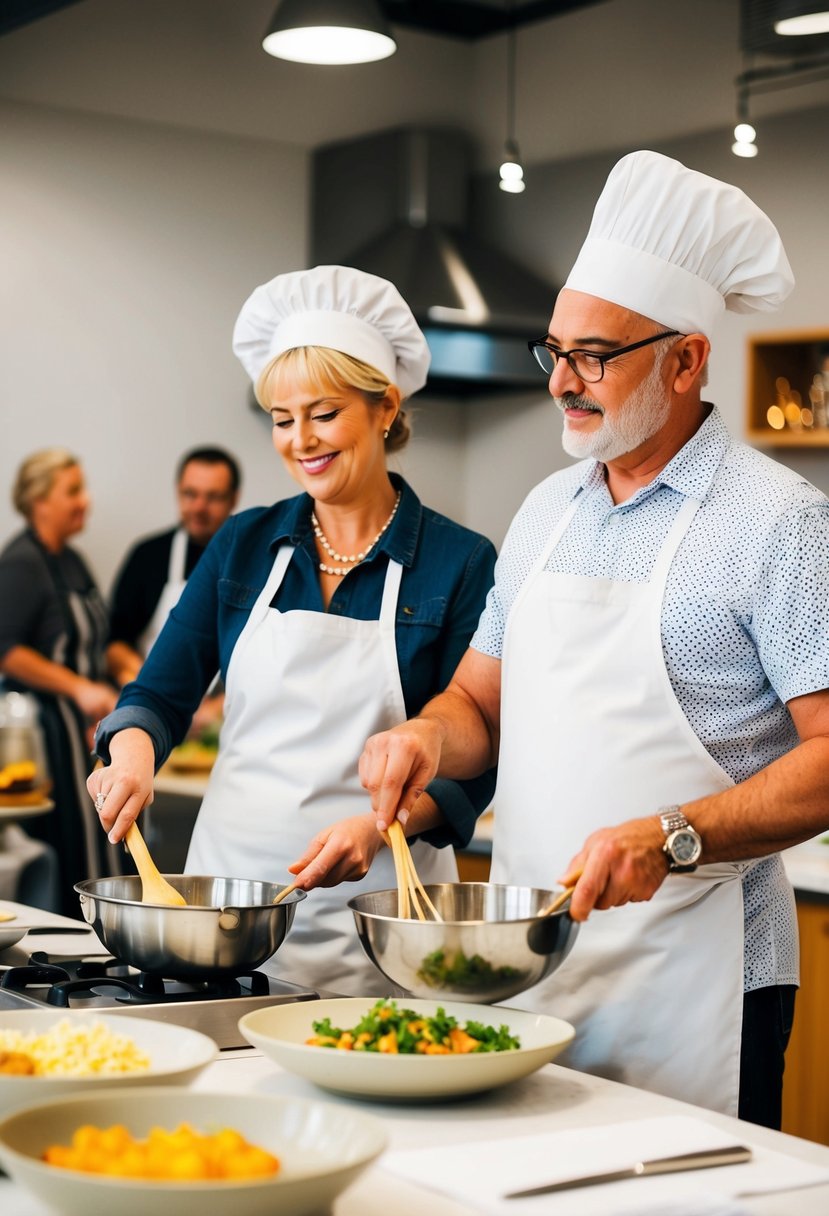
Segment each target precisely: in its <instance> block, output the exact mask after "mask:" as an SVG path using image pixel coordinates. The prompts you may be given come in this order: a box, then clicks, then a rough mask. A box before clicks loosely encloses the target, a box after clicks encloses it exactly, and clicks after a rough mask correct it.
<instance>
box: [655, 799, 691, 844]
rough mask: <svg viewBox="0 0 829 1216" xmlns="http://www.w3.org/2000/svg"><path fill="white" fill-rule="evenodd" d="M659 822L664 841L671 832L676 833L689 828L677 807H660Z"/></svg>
mask: <svg viewBox="0 0 829 1216" xmlns="http://www.w3.org/2000/svg"><path fill="white" fill-rule="evenodd" d="M659 822H660V823H661V824H662V831H663V832H664V833H665V839H666V840H667V838H668V837H669V836H670V834H671V832H677V831H678V830H679V829H680V828H687V827H688V826H689V824H688V820H687V819H686V818H685V816H684V815H683V814H682V811H681V810H680V809H679V807H678V806H662V807H660V808H659Z"/></svg>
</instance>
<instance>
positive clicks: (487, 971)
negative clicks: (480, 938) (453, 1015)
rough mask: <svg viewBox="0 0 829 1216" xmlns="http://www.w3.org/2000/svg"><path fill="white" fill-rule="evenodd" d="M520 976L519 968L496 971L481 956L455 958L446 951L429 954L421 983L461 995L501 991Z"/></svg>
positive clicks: (456, 955) (460, 953) (457, 955)
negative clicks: (499, 989) (506, 982)
mask: <svg viewBox="0 0 829 1216" xmlns="http://www.w3.org/2000/svg"><path fill="white" fill-rule="evenodd" d="M518 975H520V972H519V970H518V968H517V967H508V966H503V967H493V966H492V963H488V962H487V960H486V959H485V958H481V956H480V954H473V955H472V957H471V958H468V957H467V956H466V955H465V954H464V953H463V951H461V950H458V951H456V952H454V953H451V954H447V953H446V951H445V950H435V951H434V953H432V954H427V955H426V957H425V958H424V960H423V962H422V963H421V964H420V970H419V971H418V973H417V977H418V979H421V980H423V982H424V984H428V985H429V987H430V988H454V989H455V990H456V991H458V992H463V991H464V989H467V990H470V991H476V992H480V991H482V990H484V989H486V988H497V987H498V986H499V985H500V984H503V983H504V982H505V981H509V980H513V979H516V978H517V976H518Z"/></svg>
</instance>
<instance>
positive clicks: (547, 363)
mask: <svg viewBox="0 0 829 1216" xmlns="http://www.w3.org/2000/svg"><path fill="white" fill-rule="evenodd" d="M684 337H685V335H684V334H681V333H680V332H679V330H678V329H666V330H665V332H664V333H661V334H653V335H652V337H650V338H643V339H642V341H641V342H631V344H630V346H620V347H619V348H618V350H609V351H605V352H604V353H603V354H599V352H598V351H595V350H578V349H576V350H559V348H558V347H557V346H553V344H552V342H548V341H547V339H546V338H533V340H532V341H531V342H528V343H527V348H528V350H529V352H530V354H531V355H532V356H533V358H534V359H535V361H536V363H537V364H538V366H539V367H540V368H541V370H542V371H543V373H544V375H545V376H552V374H553V372H554V371H555V370H556V365H557V364H558V361H559V359H566V360H567V362H568V364H569V366H570V368H571V369H572V370H573V371H574V372H575V373H576V375H577V376H578V378H579V380H581V381H583V382H584V383H585V384H596V383H597V381H599V380H601V378H602V376H603V375H604V365H605V363H609V362H610V360H611V359H618V358H619V355H627V354H628V353H629V352H630V351H632V350H639V348H640V346H650V344H651V342H660V341H661V340H662V339H663V338H684Z"/></svg>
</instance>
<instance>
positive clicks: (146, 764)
mask: <svg viewBox="0 0 829 1216" xmlns="http://www.w3.org/2000/svg"><path fill="white" fill-rule="evenodd" d="M109 751H110V763H109V765H108V766H107V767H106V768H97V769H96V770H95V772H94V773H92V775H91V776H90V777H89V778H88V779H87V782H86V788H87V790H88V791H89V796H90V798H91V799H92V801H93V802H94V803H95V810H96V811H97V812H98V815H99V817H100V820H101V826H102V827H103V829H104V831H105V832H106V833H107V837H108V839H109V840H110V841H111V842H112V843H113V844H115V843H117V841H119V840H122V839H123V838H124V836H125V835H126V832H127V829H128V828H129V827H130V825H131V824H133V823H134V822H135V820H136V819H137V818H138V815H139V813H140V812H141V811H142V810H143V809H144V807H145V806H149V805H150V803H151V802H152V800H153V775H154V772H155V750H154V748H153V743H152V739H151V738H150V736H149V735H148V734H147V733H146V732H145V731H143V730H139V729H138V728H137V727H130V728H129V729H128V730H121V731H119V732H118V734H117V735H115V736H114V737H113V739H112V742H111V743H110V747H109Z"/></svg>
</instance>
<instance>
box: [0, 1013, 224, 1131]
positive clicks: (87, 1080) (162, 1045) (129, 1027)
mask: <svg viewBox="0 0 829 1216" xmlns="http://www.w3.org/2000/svg"><path fill="white" fill-rule="evenodd" d="M63 1021H69V1022H77V1023H80V1024H81V1025H89V1023H90V1022H91V1021H94V1022H102V1023H103V1024H104V1025H105V1026H106V1028H107V1029H108V1030H110V1031H112V1032H113V1033H114V1034H121V1035H127V1036H128V1037H129V1038H130V1039H131V1040H132V1041H133V1043H134V1044H135V1046H136V1047H137V1048H138V1049H139V1050H140V1051H142V1052H145V1053H146V1055H147V1056H149V1059H150V1067H149V1068H147V1069H144V1070H143V1071H142V1072H124V1073H114V1074H113V1073H110V1074H105V1073H100V1074H97V1075H95V1076H91V1077H68V1076H52V1075H47V1076H40V1077H32V1076H14V1075H12V1074H10V1073H3V1072H0V1114H5V1113H6V1112H8V1111H10V1110H13V1109H16V1108H17V1107H19V1106H23V1105H27V1104H28V1103H30V1102H40V1101H42V1100H43V1099H45V1098H58V1097H62V1096H63V1095H64V1094H69V1093H78V1092H80V1091H87V1090H93V1091H94V1090H97V1089H102V1088H104V1087H106V1086H108V1085H117V1086H118V1087H123V1086H132V1085H189V1084H190V1082H191V1081H193V1080H195V1078H196V1077H197V1076H198V1074H199V1073H200V1072H201V1071H202V1069H203V1068H205V1067H206V1066H207V1065H208V1064H210V1063H211V1062H212V1061H213V1060H215V1059H216V1057H217V1055H218V1053H219V1049H218V1047H217V1046H216V1044H215V1043H214V1042H213V1040H212V1039H210V1038H208V1037H207V1035H206V1034H201V1032H200V1031H198V1030H189V1029H188V1028H187V1027H186V1026H175V1025H173V1024H172V1023H169V1022H156V1021H153V1020H152V1019H151V1018H132V1017H121V1016H120V1015H117V1014H110V1015H107V1014H106V1013H103V1012H99V1011H97V1010H95V1011H92V1010H90V1011H89V1012H85V1011H83V1010H77V1009H58V1008H54V1009H15V1010H10V1011H8V1012H6V1011H3V1012H0V1031H2V1030H17V1031H20V1032H21V1033H23V1034H29V1033H32V1032H33V1033H34V1034H44V1033H45V1032H46V1031H48V1030H52V1029H53V1028H54V1027H55V1026H57V1024H58V1023H59V1022H63Z"/></svg>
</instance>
